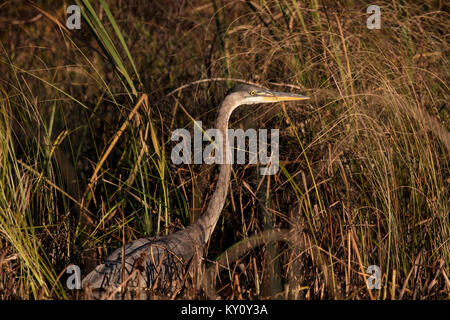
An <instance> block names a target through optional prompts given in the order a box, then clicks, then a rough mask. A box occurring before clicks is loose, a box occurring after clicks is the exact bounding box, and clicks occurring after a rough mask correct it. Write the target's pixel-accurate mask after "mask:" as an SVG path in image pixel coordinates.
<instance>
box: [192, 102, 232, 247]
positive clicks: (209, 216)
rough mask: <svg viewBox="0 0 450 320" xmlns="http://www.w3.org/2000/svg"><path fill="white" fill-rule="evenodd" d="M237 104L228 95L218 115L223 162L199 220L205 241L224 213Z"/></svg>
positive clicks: (217, 127)
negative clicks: (230, 135)
mask: <svg viewBox="0 0 450 320" xmlns="http://www.w3.org/2000/svg"><path fill="white" fill-rule="evenodd" d="M237 106H238V104H237V103H236V102H235V101H234V99H232V97H227V98H225V99H224V100H223V101H222V103H221V104H220V107H219V116H218V117H217V122H216V129H218V130H219V131H220V133H221V134H222V139H223V148H222V152H223V154H222V156H223V164H221V165H220V171H219V178H218V179H217V182H216V188H215V190H214V193H213V195H212V197H211V200H210V201H209V204H208V208H207V209H206V212H205V213H204V214H203V215H202V216H201V218H200V219H199V220H198V222H197V223H198V225H199V226H200V228H201V229H202V232H203V234H204V235H205V237H204V239H202V240H203V243H206V242H208V241H209V239H210V237H211V234H212V233H213V231H214V228H215V226H216V223H217V221H218V220H219V217H220V214H221V213H222V209H223V206H224V204H225V200H226V198H227V194H228V187H229V185H230V175H231V161H230V159H228V158H227V155H226V152H227V150H228V151H229V146H228V145H229V143H228V134H227V129H228V121H229V119H230V115H231V113H232V112H233V110H234V109H235V108H236V107H237Z"/></svg>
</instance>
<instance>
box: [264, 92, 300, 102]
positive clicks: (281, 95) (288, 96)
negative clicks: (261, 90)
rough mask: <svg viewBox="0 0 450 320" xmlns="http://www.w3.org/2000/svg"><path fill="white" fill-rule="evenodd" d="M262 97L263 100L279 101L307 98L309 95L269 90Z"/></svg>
mask: <svg viewBox="0 0 450 320" xmlns="http://www.w3.org/2000/svg"><path fill="white" fill-rule="evenodd" d="M263 99H264V101H265V102H279V101H299V100H308V99H309V97H307V96H303V95H301V94H295V93H287V92H277V91H270V92H269V93H268V94H267V95H265V96H264V97H263Z"/></svg>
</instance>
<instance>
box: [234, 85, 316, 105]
mask: <svg viewBox="0 0 450 320" xmlns="http://www.w3.org/2000/svg"><path fill="white" fill-rule="evenodd" d="M229 95H232V96H233V98H234V99H235V101H236V102H237V103H238V104H239V105H243V104H257V103H273V102H280V101H299V100H307V99H309V97H306V96H303V95H301V94H295V93H287V92H278V91H271V90H267V89H263V88H259V87H255V86H251V85H247V84H239V85H237V86H236V87H234V88H233V89H232V90H231V91H230V92H229Z"/></svg>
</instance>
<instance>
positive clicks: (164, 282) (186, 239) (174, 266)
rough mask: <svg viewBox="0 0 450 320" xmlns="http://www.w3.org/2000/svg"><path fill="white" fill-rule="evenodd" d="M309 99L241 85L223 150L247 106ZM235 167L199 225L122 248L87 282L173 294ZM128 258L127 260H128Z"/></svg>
mask: <svg viewBox="0 0 450 320" xmlns="http://www.w3.org/2000/svg"><path fill="white" fill-rule="evenodd" d="M306 99H309V98H308V97H306V96H303V95H299V94H292V93H286V92H275V91H269V90H266V89H262V88H259V87H255V86H250V85H237V86H236V87H235V88H234V89H232V90H231V91H230V92H229V93H228V94H227V95H226V96H225V98H224V99H223V100H222V102H221V104H220V106H219V114H218V117H217V122H216V129H218V130H219V131H220V132H221V133H222V137H223V140H222V143H223V148H222V149H221V150H228V148H229V143H228V139H227V134H226V132H227V128H228V121H229V119H230V115H231V113H232V112H233V111H234V110H235V109H236V108H237V107H239V106H241V105H249V104H259V103H273V102H280V101H298V100H306ZM230 175H231V164H230V162H229V161H225V163H224V164H221V166H220V171H219V177H218V179H217V183H216V187H215V190H214V193H213V195H212V197H211V200H210V202H209V204H208V207H207V209H206V212H205V213H204V214H203V215H202V216H201V217H200V219H198V220H197V221H196V222H195V223H193V224H191V225H189V226H187V227H186V228H184V229H182V230H179V231H177V232H175V233H173V234H170V235H168V236H165V237H153V238H142V239H138V240H135V241H132V242H130V243H127V244H126V245H125V246H124V247H122V248H119V249H116V250H115V251H114V252H113V253H112V254H111V255H110V256H108V257H107V258H106V260H105V263H104V264H101V265H99V266H97V267H96V268H95V269H94V270H93V271H92V272H90V273H89V274H88V275H87V276H86V277H85V278H84V279H83V282H82V286H83V287H86V286H89V288H90V289H92V290H93V291H96V292H98V291H99V290H111V289H115V288H118V287H119V286H123V287H125V286H126V287H135V288H136V287H138V288H153V289H154V288H158V289H160V288H161V289H163V290H167V289H169V290H170V287H171V286H172V285H173V284H174V283H180V282H179V281H180V280H181V279H182V277H183V274H184V273H183V270H185V268H186V266H187V265H188V263H189V262H190V261H191V260H192V259H193V257H194V255H195V254H196V253H197V254H200V255H201V253H202V250H203V246H204V245H205V244H206V243H207V242H208V241H209V239H210V238H211V234H212V232H213V230H214V228H215V226H216V223H217V221H218V219H219V216H220V214H221V212H222V209H223V206H224V203H225V200H226V197H227V193H228V187H229V183H230ZM122 255H124V256H122Z"/></svg>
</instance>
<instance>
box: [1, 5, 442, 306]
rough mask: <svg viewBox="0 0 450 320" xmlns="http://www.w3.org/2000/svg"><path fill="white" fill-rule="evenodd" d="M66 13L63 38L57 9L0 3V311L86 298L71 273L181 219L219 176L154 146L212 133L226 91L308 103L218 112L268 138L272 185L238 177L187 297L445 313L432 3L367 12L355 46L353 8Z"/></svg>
mask: <svg viewBox="0 0 450 320" xmlns="http://www.w3.org/2000/svg"><path fill="white" fill-rule="evenodd" d="M77 3H78V4H79V5H80V6H81V7H82V8H83V17H84V20H82V28H81V29H80V30H72V31H70V30H67V28H66V27H65V21H66V19H67V16H66V13H65V7H64V6H63V5H62V4H61V3H60V2H59V1H38V2H37V3H36V5H30V3H29V2H25V1H24V2H14V3H13V2H5V3H3V4H1V5H0V7H1V9H2V15H1V17H0V20H1V21H2V24H3V25H4V27H2V30H1V32H0V41H1V46H0V70H1V75H0V104H1V115H0V168H1V170H0V179H1V188H0V234H1V239H0V298H1V299H52V298H82V297H83V294H82V293H81V292H77V291H76V290H69V289H68V288H67V286H66V280H67V274H66V273H65V271H66V268H67V266H68V265H69V264H77V265H79V266H80V268H81V270H82V273H83V275H84V274H87V272H89V271H90V269H91V268H92V266H94V265H95V264H97V263H99V262H100V261H102V260H103V259H104V258H105V257H106V256H107V255H108V254H109V253H111V252H112V250H114V249H115V248H117V247H120V246H121V245H122V244H123V243H125V242H128V241H131V240H134V239H137V238H139V237H144V236H154V235H165V234H168V233H171V232H174V231H176V230H178V229H180V228H182V227H183V226H184V225H187V224H189V223H190V222H192V221H194V220H195V219H196V218H197V217H198V216H199V214H200V213H201V212H202V210H204V209H205V207H206V204H207V203H208V198H209V196H210V195H211V194H212V190H213V187H214V177H215V172H216V170H217V169H216V168H214V167H210V166H206V165H201V166H199V165H184V166H174V165H173V163H172V162H171V160H170V152H171V148H172V146H173V144H172V142H171V141H170V135H171V132H172V131H173V130H175V129H177V128H188V129H191V128H192V120H193V119H198V120H202V121H203V123H204V125H205V126H206V128H209V127H212V126H213V124H214V119H215V114H216V106H217V105H218V103H219V102H220V99H221V97H222V96H223V95H224V94H225V93H226V90H227V89H228V88H229V87H230V86H231V85H232V84H233V81H231V80H223V79H241V80H247V81H251V82H256V83H260V84H262V85H266V86H268V87H271V88H276V89H280V90H292V91H293V92H299V93H303V94H306V95H309V96H310V97H311V98H312V99H311V100H310V103H308V104H282V105H279V106H276V107H275V108H269V107H267V106H262V107H261V108H260V109H258V111H255V110H254V109H253V108H249V107H243V108H242V109H241V110H238V111H237V112H236V114H235V115H233V119H232V124H231V126H233V127H235V128H237V127H242V128H249V127H253V128H279V129H280V161H281V166H280V171H279V172H278V173H277V174H276V175H274V176H272V177H270V178H264V179H263V178H261V177H259V176H258V175H257V174H255V172H256V170H257V168H256V167H255V166H250V165H236V166H234V170H233V175H232V186H231V188H230V194H229V197H228V200H227V203H226V205H225V209H224V212H223V216H222V218H221V219H220V221H219V223H218V224H217V229H216V231H215V233H214V235H213V239H212V241H211V243H210V244H209V247H208V255H207V260H206V262H207V264H206V265H204V267H203V270H197V271H196V275H195V277H197V278H199V279H192V281H190V282H189V283H190V285H189V286H188V288H187V289H186V290H185V293H184V297H188V298H205V297H209V298H214V297H217V296H221V297H222V298H225V299H231V298H234V299H267V298H272V299H278V298H281V299H327V298H338V297H340V298H345V299H448V297H449V293H450V281H449V274H450V272H449V270H450V268H449V267H450V243H449V239H450V221H449V202H448V199H449V196H450V195H449V188H448V185H449V182H450V176H449V154H450V137H449V132H448V128H449V109H448V98H449V88H448V83H449V70H450V68H449V60H448V54H449V52H448V44H447V42H448V41H447V38H448V34H447V24H448V18H449V17H448V13H446V9H447V11H448V7H447V8H445V5H443V4H441V6H440V5H439V3H440V2H436V1H423V2H420V3H419V2H411V1H408V2H406V1H395V2H390V1H378V2H377V3H378V4H379V5H380V7H381V11H382V26H381V29H380V30H369V29H367V28H366V19H367V17H368V15H367V14H365V12H366V8H367V6H368V5H369V4H372V3H369V4H368V3H365V2H363V1H350V2H348V3H347V2H346V3H345V4H344V3H342V2H337V1H336V2H334V1H326V2H320V1H298V0H292V1H284V0H283V1H271V2H269V1H248V2H242V1H234V0H231V1H218V0H212V1H195V2H189V3H188V2H179V1H168V2H164V3H162V2H161V3H160V2H152V3H145V4H144V3H143V2H137V1H136V2H135V1H131V2H127V3H126V4H125V3H124V2H111V1H108V2H107V1H103V0H102V1H99V2H98V3H90V2H89V1H81V0H80V1H77ZM199 79H204V81H197V80H199ZM208 79H209V80H208ZM214 79H216V80H214ZM218 79H222V80H218ZM177 88H178V89H177ZM169 92H170V94H168V93H169ZM278 229H281V230H282V231H280V232H281V233H279V235H277V234H278V233H277V232H276V230H278ZM274 230H275V231H274ZM289 230H290V231H289ZM286 234H290V236H287V235H286ZM243 247H248V249H247V250H242V248H243ZM224 257H226V259H225V258H224ZM228 257H232V259H231V258H230V259H231V260H230V259H228ZM369 265H377V266H379V267H380V269H381V272H382V278H381V284H382V285H381V289H379V290H369V289H367V286H366V284H365V281H366V280H367V279H368V277H369V276H370V275H369V274H367V267H368V266H369ZM274 275H275V276H274ZM210 276H211V278H207V277H210ZM195 277H194V278H195ZM205 277H206V278H205ZM204 279H211V281H212V279H213V280H214V285H213V286H211V281H210V282H209V283H208V284H207V285H206V286H205V285H202V283H201V282H202V281H203V280H204ZM208 286H209V287H208ZM280 290H281V291H280ZM334 290H339V292H338V291H334ZM172 298H175V296H174V297H172Z"/></svg>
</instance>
